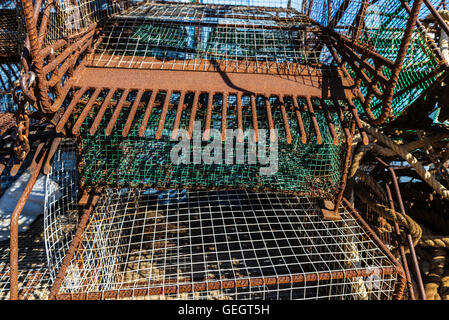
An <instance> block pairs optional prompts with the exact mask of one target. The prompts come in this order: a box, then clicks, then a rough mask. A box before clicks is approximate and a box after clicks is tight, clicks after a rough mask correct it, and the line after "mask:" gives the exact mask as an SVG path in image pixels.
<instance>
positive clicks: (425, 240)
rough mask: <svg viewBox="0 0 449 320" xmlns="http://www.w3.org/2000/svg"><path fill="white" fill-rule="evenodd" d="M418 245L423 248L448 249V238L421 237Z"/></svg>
mask: <svg viewBox="0 0 449 320" xmlns="http://www.w3.org/2000/svg"><path fill="white" fill-rule="evenodd" d="M419 245H420V246H423V247H434V248H449V236H426V235H424V236H422V237H421V239H420V240H419Z"/></svg>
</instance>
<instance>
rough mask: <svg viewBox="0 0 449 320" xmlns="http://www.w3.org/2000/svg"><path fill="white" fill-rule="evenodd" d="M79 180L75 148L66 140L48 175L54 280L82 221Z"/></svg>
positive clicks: (47, 230)
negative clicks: (79, 215)
mask: <svg viewBox="0 0 449 320" xmlns="http://www.w3.org/2000/svg"><path fill="white" fill-rule="evenodd" d="M77 195H78V180H77V170H76V157H75V148H74V144H73V141H72V140H69V139H66V140H64V142H63V143H62V144H61V146H60V147H59V148H58V151H57V152H56V154H55V155H54V158H53V163H52V167H51V171H50V173H49V174H48V175H47V177H46V195H45V210H44V230H45V248H46V252H47V262H48V266H49V269H50V275H51V278H52V279H54V278H55V276H56V273H57V271H58V269H59V267H60V265H61V262H62V260H63V259H64V256H65V254H66V251H67V249H68V247H69V245H70V242H71V240H72V237H73V234H74V232H75V229H76V226H77V222H78V209H77Z"/></svg>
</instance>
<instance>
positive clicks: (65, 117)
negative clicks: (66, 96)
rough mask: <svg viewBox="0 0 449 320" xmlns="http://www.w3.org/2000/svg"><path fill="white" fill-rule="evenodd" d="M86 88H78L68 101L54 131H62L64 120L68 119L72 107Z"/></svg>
mask: <svg viewBox="0 0 449 320" xmlns="http://www.w3.org/2000/svg"><path fill="white" fill-rule="evenodd" d="M87 89H88V88H87V87H83V88H80V89H79V90H78V92H77V93H76V94H75V96H74V97H73V98H72V101H70V104H69V106H68V107H67V109H66V110H65V112H64V114H63V116H62V117H61V119H60V120H59V122H58V125H57V126H56V132H58V133H61V132H62V129H64V126H65V124H66V122H67V121H68V120H69V117H70V115H71V114H72V111H73V109H74V108H75V106H76V104H77V103H78V101H79V99H80V98H81V97H82V96H83V95H84V93H86V91H87Z"/></svg>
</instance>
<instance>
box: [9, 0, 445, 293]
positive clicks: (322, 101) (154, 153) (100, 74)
mask: <svg viewBox="0 0 449 320" xmlns="http://www.w3.org/2000/svg"><path fill="white" fill-rule="evenodd" d="M257 3H258V5H254V6H249V5H248V2H247V1H243V0H242V1H240V0H231V1H198V2H195V3H192V2H190V1H184V2H182V1H179V2H165V1H157V2H154V1H147V2H136V1H116V2H113V3H111V2H102V1H97V0H87V1H83V2H78V3H73V2H71V1H64V0H54V1H49V0H42V1H39V2H38V1H36V2H35V3H33V2H32V1H28V0H23V1H22V6H23V13H24V17H25V24H26V31H27V36H28V39H29V45H28V49H29V50H28V52H29V55H28V56H27V57H26V59H28V61H27V64H26V66H25V67H24V69H25V71H26V72H27V73H25V76H24V78H25V80H26V79H30V78H33V80H34V81H33V82H32V84H31V85H30V86H29V87H25V88H24V90H23V91H22V94H23V95H24V97H25V98H24V99H26V100H27V101H29V102H30V103H32V104H33V107H35V108H36V112H37V113H39V114H40V115H42V116H44V117H45V118H46V119H47V120H48V122H50V123H52V124H53V125H54V126H55V130H56V132H57V133H58V134H61V135H65V136H66V138H65V139H64V141H63V143H62V144H60V143H59V142H60V141H61V140H60V139H59V140H57V142H54V141H55V140H53V142H54V143H52V144H48V145H46V146H43V147H42V148H43V149H42V150H43V152H44V155H45V156H42V157H41V158H40V160H37V161H36V162H37V164H36V168H35V171H37V172H39V170H40V168H41V166H42V164H43V163H44V159H49V158H51V157H54V161H53V163H52V165H50V164H49V163H46V165H44V166H43V167H44V170H46V172H47V173H48V175H47V178H46V184H47V186H46V193H47V194H46V203H45V217H44V221H45V222H44V223H45V244H46V251H47V260H48V268H49V270H50V275H51V278H52V281H53V285H52V288H51V292H50V295H49V297H50V298H51V299H116V298H137V297H143V298H159V299H172V298H189V299H260V298H265V299H393V298H395V299H400V298H401V296H402V292H403V289H404V286H405V276H404V274H403V271H402V267H401V266H400V265H399V263H398V262H397V261H396V259H395V258H394V257H393V256H392V255H391V253H390V252H389V251H388V249H387V248H386V247H385V245H384V244H383V243H382V241H381V240H380V239H379V238H378V237H377V236H376V235H375V233H374V232H373V231H372V230H371V229H370V227H369V226H368V225H367V224H366V223H365V222H364V220H363V219H362V218H361V217H360V216H359V215H358V213H357V212H355V210H354V209H353V208H352V207H351V204H350V203H349V202H348V201H347V200H346V199H345V198H344V197H343V192H344V189H345V184H346V177H347V174H348V166H349V164H350V159H351V145H352V142H353V139H354V137H355V136H357V137H359V138H360V140H361V141H362V142H363V143H365V144H367V143H368V136H367V135H366V133H365V131H364V129H363V124H362V120H361V119H360V117H364V119H366V120H368V121H370V122H371V123H373V124H379V123H381V122H383V121H387V120H388V119H389V118H390V117H392V116H394V114H393V112H392V111H391V110H392V108H393V107H392V106H393V105H396V100H395V99H397V101H399V100H400V101H401V102H404V103H405V97H407V99H410V101H411V100H413V99H416V95H419V92H418V91H419V90H425V88H424V87H423V88H421V87H419V88H417V87H415V86H414V85H411V84H412V83H413V84H414V83H415V82H413V80H410V82H407V81H409V79H410V77H411V75H410V74H412V73H413V75H412V76H413V77H416V79H418V78H420V77H421V78H423V77H426V78H429V83H430V82H432V81H433V80H435V79H434V78H435V77H436V76H437V75H435V74H429V72H428V71H429V69H430V67H428V66H424V65H423V68H422V70H418V69H416V68H414V67H410V70H408V69H407V70H404V69H403V68H401V67H402V66H403V65H404V63H406V64H407V65H408V64H410V63H411V62H410V61H412V60H413V59H415V60H416V61H417V60H419V59H424V58H423V57H424V56H425V55H432V54H433V51H432V50H430V49H429V46H428V42H427V40H426V37H425V36H424V35H422V34H421V33H420V32H419V26H417V16H418V13H419V11H420V8H421V5H422V1H419V0H418V1H414V2H413V4H412V5H410V6H409V5H408V4H407V2H406V1H404V2H401V1H399V0H386V1H382V2H376V3H372V1H368V0H364V1H357V0H354V1H341V2H338V3H333V2H329V1H313V2H312V1H310V2H309V1H295V0H291V1H290V0H289V1H287V0H285V1H284V0H276V1H266V2H264V1H259V2H257ZM331 5H332V6H331ZM36 8H38V9H36ZM385 30H388V32H391V36H392V37H393V38H394V41H393V42H391V41H390V45H391V47H387V45H386V39H385V38H387V35H386V34H385V32H384V31H385ZM411 48H413V51H412V49H411ZM416 52H419V54H417V53H416ZM432 57H433V56H432ZM415 60H413V61H415ZM426 61H428V60H426ZM434 61H438V58H435V60H430V62H426V63H429V64H431V63H434ZM416 63H418V62H416ZM401 72H402V76H401ZM31 75H32V76H31ZM421 78H420V79H421ZM410 101H409V102H410ZM407 103H408V102H407ZM401 108H402V107H400V106H398V107H397V109H395V112H398V113H400V112H401ZM393 109H394V108H393ZM359 113H361V115H360V116H359ZM58 144H59V147H58ZM18 215H20V213H19V214H18ZM17 217H18V216H17ZM14 221H15V220H14V219H12V223H11V227H12V230H13V231H12V233H11V236H12V237H15V236H17V234H16V231H15V229H14V228H13V224H14V223H15V222H14ZM11 243H12V246H16V244H15V243H14V241H11ZM13 249H16V248H11V252H13V251H14V250H13ZM15 267H16V266H15V262H14V256H13V257H12V260H11V268H12V269H14V268H15ZM13 271H14V270H12V273H11V274H12V276H11V297H12V298H17V291H18V282H17V279H16V278H15V277H14V272H13Z"/></svg>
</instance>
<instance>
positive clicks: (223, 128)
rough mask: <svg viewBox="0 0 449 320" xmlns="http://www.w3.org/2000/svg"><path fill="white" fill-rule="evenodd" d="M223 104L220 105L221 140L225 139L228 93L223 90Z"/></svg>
mask: <svg viewBox="0 0 449 320" xmlns="http://www.w3.org/2000/svg"><path fill="white" fill-rule="evenodd" d="M222 101H223V105H222V107H221V141H225V140H226V126H227V124H226V120H227V113H228V93H227V92H223V100H222Z"/></svg>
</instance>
